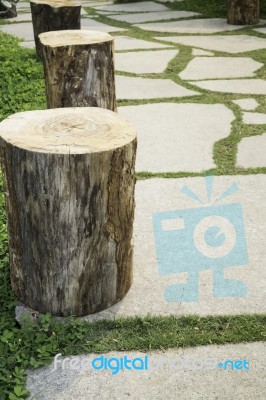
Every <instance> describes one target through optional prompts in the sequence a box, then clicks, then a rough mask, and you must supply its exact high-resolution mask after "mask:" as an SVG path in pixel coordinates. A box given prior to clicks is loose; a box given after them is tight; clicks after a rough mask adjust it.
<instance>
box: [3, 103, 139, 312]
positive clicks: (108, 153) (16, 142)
mask: <svg viewBox="0 0 266 400" xmlns="http://www.w3.org/2000/svg"><path fill="white" fill-rule="evenodd" d="M0 132H1V136H0V146H1V147H0V150H1V153H0V155H1V164H2V167H3V171H4V177H5V186H6V188H5V190H6V200H7V219H8V232H9V251H10V267H11V281H12V288H13V290H14V292H15V294H16V295H17V297H18V298H19V299H20V301H21V302H22V303H24V304H25V305H26V306H28V307H30V308H32V309H34V310H36V311H39V312H41V313H46V312H50V313H52V314H53V315H58V316H69V315H76V316H82V315H87V314H91V313H95V312H98V311H101V310H103V309H106V308H108V307H110V306H111V305H113V304H115V303H116V302H118V301H119V300H121V299H122V298H123V297H124V296H125V294H126V293H127V291H128V290H129V288H130V286H131V283H132V253H133V247H132V230H133V218H134V207H135V201H134V188H135V175H134V166H135V155H136V133H135V129H134V127H133V126H132V125H131V124H130V123H128V122H127V121H126V120H125V119H124V118H122V117H119V116H118V115H117V114H116V113H113V112H111V111H109V110H103V109H100V108H93V107H88V108H85V107H83V108H62V109H54V110H43V111H28V112H23V113H18V114H15V115H13V116H11V117H9V118H7V119H6V120H4V121H2V122H1V123H0Z"/></svg>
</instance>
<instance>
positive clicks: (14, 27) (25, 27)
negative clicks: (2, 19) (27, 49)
mask: <svg viewBox="0 0 266 400" xmlns="http://www.w3.org/2000/svg"><path fill="white" fill-rule="evenodd" d="M0 30H2V31H3V32H5V33H9V34H11V35H16V36H18V37H20V38H22V39H24V40H28V41H30V40H34V36H33V27H32V23H31V22H24V23H17V24H9V25H0Z"/></svg>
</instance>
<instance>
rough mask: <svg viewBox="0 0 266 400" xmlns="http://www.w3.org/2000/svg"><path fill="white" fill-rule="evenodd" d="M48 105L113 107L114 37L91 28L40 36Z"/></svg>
mask: <svg viewBox="0 0 266 400" xmlns="http://www.w3.org/2000/svg"><path fill="white" fill-rule="evenodd" d="M39 38H40V42H41V45H42V47H43V62H44V73H45V83H46V97H47V106H48V108H59V107H86V106H90V107H101V108H106V109H108V110H111V111H115V110H116V95H115V71H114V43H113V42H114V40H113V37H112V36H110V35H108V34H107V33H102V32H94V31H86V30H81V31H71V30H70V31H61V32H48V33H43V34H42V35H40V36H39Z"/></svg>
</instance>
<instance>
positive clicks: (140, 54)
mask: <svg viewBox="0 0 266 400" xmlns="http://www.w3.org/2000/svg"><path fill="white" fill-rule="evenodd" d="M23 5H25V7H23ZM83 7H85V8H86V7H93V8H94V10H95V14H92V15H90V14H87V15H86V12H85V11H84V15H83V16H82V28H83V29H92V30H100V31H104V32H111V33H112V34H113V35H114V38H115V50H116V69H117V71H119V74H118V75H117V81H116V86H117V98H118V99H120V100H123V102H124V103H123V105H122V106H121V107H119V110H118V112H119V113H120V114H122V115H124V116H125V117H126V118H127V119H129V120H130V121H131V122H133V124H134V125H135V126H136V127H137V130H138V154H137V164H136V169H137V172H145V173H175V174H184V173H186V174H187V175H188V176H190V177H188V178H176V179H165V178H154V179H147V180H143V181H138V182H137V185H136V217H135V226H134V243H135V255H134V283H133V286H132V288H131V290H130V291H129V293H128V295H127V296H126V297H125V299H124V300H122V301H121V302H120V303H118V304H117V305H115V306H114V307H111V308H110V309H108V310H106V311H103V312H101V313H98V314H96V315H93V316H89V317H87V320H88V321H94V320H95V319H102V318H107V319H109V318H115V317H117V316H124V317H126V316H144V315H146V314H148V313H149V314H150V315H163V316H166V315H171V314H173V315H176V316H180V315H191V314H197V315H222V314H242V313H259V314H260V313H266V303H265V298H266V289H265V287H266V285H265V283H266V269H265V259H266V257H265V244H264V241H265V239H264V238H265V237H266V206H265V193H266V175H265V171H266V170H265V168H266V157H265V154H266V105H265V99H264V97H265V94H266V80H265V76H266V75H265V69H264V68H265V66H264V63H263V62H262V60H259V57H258V56H259V52H260V51H261V50H264V51H265V48H266V27H265V25H266V24H265V21H261V24H260V25H261V26H260V27H250V28H249V30H247V29H245V30H244V31H243V32H238V31H239V30H240V29H242V27H241V26H230V25H228V24H227V23H226V21H225V19H221V18H212V19H205V18H200V17H201V16H200V15H197V14H196V13H188V12H186V11H184V12H182V11H181V12H173V11H172V12H171V11H170V10H169V8H168V7H167V3H165V2H163V1H161V2H159V1H158V2H152V1H146V2H138V3H130V4H119V5H118V4H116V5H113V4H112V3H111V2H101V5H99V2H95V1H94V2H92V1H88V0H87V1H86V3H85V2H84V4H83ZM28 10H29V8H28V5H27V3H22V2H21V3H19V15H18V17H17V19H16V21H7V22H10V24H6V25H1V26H0V29H1V30H2V31H4V32H7V33H11V34H15V35H17V36H19V37H20V38H22V39H23V40H24V42H23V43H22V45H23V46H24V47H34V42H33V31H32V24H31V22H30V15H29V14H28V13H27V11H28ZM22 13H24V15H23V14H22ZM100 16H105V17H106V16H107V17H108V21H109V22H108V23H106V22H105V21H106V20H104V23H103V22H102V21H98V19H99V17H100ZM191 17H193V18H192V19H191ZM22 21H23V22H22ZM24 21H25V22H24ZM11 22H12V24H11ZM14 22H16V23H14ZM120 22H122V25H121V27H119V23H120ZM117 25H118V26H117ZM132 26H133V27H135V28H136V27H137V28H138V29H139V31H138V35H135V36H136V37H133V36H134V35H132V34H130V35H129V36H127V32H128V31H129V30H130V29H132ZM135 32H136V31H135ZM140 32H143V37H141V34H140ZM177 33H178V36H173V35H175V34H177ZM221 33H226V34H221ZM159 34H161V36H158V35H159ZM188 34H189V35H188ZM184 50H185V52H184ZM25 51H26V50H25ZM184 54H186V57H187V62H186V65H184V66H183V68H182V69H181V70H180V68H179V65H180V63H182V62H183V60H184V58H183V57H184ZM182 65H183V64H182ZM126 101H127V102H128V101H130V102H132V103H129V104H128V103H126ZM243 132H245V134H244V135H243ZM232 133H233V137H234V140H233V141H232V144H231V146H232V147H234V148H235V152H236V154H234V155H232V153H230V154H231V155H230V156H228V155H227V154H222V155H221V150H220V151H219V149H218V151H217V145H219V144H220V143H224V142H226V140H228V138H229V137H230V135H231V134H232ZM217 157H218V158H219V157H220V159H219V160H218V158H217ZM226 157H228V159H227V158H226ZM229 158H230V160H229ZM217 160H218V161H217ZM232 160H233V161H232ZM229 161H230V162H232V163H234V166H235V167H237V168H239V169H238V170H237V171H238V172H241V168H242V169H243V168H244V169H245V172H246V173H247V174H246V175H245V174H243V175H235V176H232V175H231V174H227V175H226V174H225V175H222V176H217V177H215V178H212V177H211V176H210V172H208V171H210V170H212V171H215V170H216V168H217V166H218V164H219V165H222V163H223V162H225V163H227V162H229ZM256 168H261V169H262V170H259V171H258V170H256ZM227 171H228V170H227ZM206 172H208V174H207V175H208V177H207V178H206V179H205V178H204V175H205V174H206ZM257 172H260V173H259V174H257ZM193 174H201V175H202V176H199V177H192V176H191V175H193ZM181 353H182V354H181ZM264 354H265V345H264V344H263V343H252V344H239V345H235V346H233V345H227V346H207V347H198V348H193V349H186V350H182V349H175V350H167V351H166V352H165V353H163V352H158V353H152V354H151V355H150V362H151V364H150V368H149V369H148V370H147V371H129V372H128V371H124V372H119V373H118V374H117V375H115V376H114V375H112V374H111V372H110V371H95V370H93V369H92V368H90V369H89V370H86V371H80V370H71V369H66V370H62V369H60V368H59V369H58V370H56V371H52V366H50V367H48V368H42V369H40V370H37V371H34V372H29V373H28V376H29V379H28V388H29V389H30V390H31V391H32V395H36V397H34V399H36V400H42V399H43V400H49V399H53V400H72V399H73V400H74V399H80V400H83V399H84V400H85V399H88V398H90V397H92V398H94V397H95V398H96V397H99V398H101V399H115V398H119V399H122V400H124V399H129V398H130V399H132V400H133V399H136V400H139V399H150V398H153V399H158V400H161V399H169V400H172V399H174V398H179V399H181V400H182V399H184V400H185V399H196V400H200V399H202V400H203V399H204V400H205V399H210V400H212V399H213V400H214V399H218V400H220V399H228V400H229V399H230V400H231V399H232V398H234V399H239V400H245V399H246V400H253V399H254V400H255V399H256V400H257V399H265V362H264V358H265V357H264ZM123 355H127V356H128V357H131V358H135V357H144V356H145V355H144V354H139V353H137V352H134V353H130V352H126V354H124V353H123V354H122V355H121V354H120V353H110V354H106V355H105V357H108V358H110V357H122V356H123ZM181 356H182V359H186V358H188V359H191V358H195V359H196V358H197V359H198V360H202V359H206V358H208V357H210V358H212V359H213V358H215V360H216V361H215V362H216V364H215V367H214V368H213V369H209V370H208V369H206V368H203V367H201V368H198V369H197V368H196V367H195V368H194V367H193V366H192V367H191V365H190V368H187V367H184V366H183V367H179V368H173V366H171V365H172V364H171V363H170V364H169V363H168V364H167V363H166V366H165V367H164V368H161V367H160V368H158V360H159V359H162V357H165V358H166V359H167V360H168V361H169V359H170V360H171V359H175V358H180V357H181ZM93 357H96V355H89V356H85V355H84V356H82V357H80V358H78V360H80V359H84V358H86V359H89V360H90V361H91V360H92V358H93ZM227 359H231V360H246V361H247V362H249V363H250V369H249V370H248V369H246V368H244V367H243V366H244V361H243V363H242V367H243V368H242V369H239V370H238V369H235V370H230V369H229V368H228V369H226V370H225V369H224V368H223V366H220V367H218V364H219V363H221V362H224V361H226V360H227ZM156 360H157V361H156ZM78 363H79V361H78ZM154 365H155V366H156V365H157V367H154ZM169 365H170V367H169ZM152 366H153V367H154V368H153V367H152ZM156 368H157V369H156ZM193 368H194V369H193ZM42 390H43V391H42ZM38 392H40V393H39V394H37V393H38Z"/></svg>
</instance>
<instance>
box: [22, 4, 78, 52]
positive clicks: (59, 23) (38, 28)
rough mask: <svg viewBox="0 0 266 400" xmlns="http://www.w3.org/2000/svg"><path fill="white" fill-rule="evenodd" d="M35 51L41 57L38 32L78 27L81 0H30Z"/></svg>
mask: <svg viewBox="0 0 266 400" xmlns="http://www.w3.org/2000/svg"><path fill="white" fill-rule="evenodd" d="M30 7H31V15H32V24H33V32H34V40H35V46H36V53H37V56H38V57H39V58H42V51H41V48H40V41H39V38H38V36H39V34H40V33H43V32H50V31H61V30H65V29H80V11H81V2H80V1H75V0H30Z"/></svg>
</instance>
